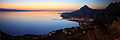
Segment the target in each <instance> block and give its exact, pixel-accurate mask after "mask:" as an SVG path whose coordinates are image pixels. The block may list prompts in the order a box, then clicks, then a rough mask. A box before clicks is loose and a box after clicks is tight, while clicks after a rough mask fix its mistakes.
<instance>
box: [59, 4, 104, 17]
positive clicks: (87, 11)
mask: <svg viewBox="0 0 120 40" xmlns="http://www.w3.org/2000/svg"><path fill="white" fill-rule="evenodd" d="M99 11H103V9H91V8H90V7H88V6H87V5H84V6H83V7H81V8H80V9H79V10H76V11H73V12H71V13H63V14H62V15H61V16H62V17H64V18H71V17H77V18H81V17H84V18H86V17H88V16H93V15H97V12H99Z"/></svg>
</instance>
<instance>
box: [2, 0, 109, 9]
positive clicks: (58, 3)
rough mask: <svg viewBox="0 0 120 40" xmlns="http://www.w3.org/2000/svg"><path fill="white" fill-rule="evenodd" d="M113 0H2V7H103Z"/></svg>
mask: <svg viewBox="0 0 120 40" xmlns="http://www.w3.org/2000/svg"><path fill="white" fill-rule="evenodd" d="M110 2H111V0H0V8H6V9H24V10H29V9H30V10H77V9H80V8H81V7H82V6H84V5H88V6H89V7H90V8H93V9H103V8H105V7H106V6H108V4H109V3H110Z"/></svg>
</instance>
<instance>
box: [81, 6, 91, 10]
mask: <svg viewBox="0 0 120 40" xmlns="http://www.w3.org/2000/svg"><path fill="white" fill-rule="evenodd" d="M83 9H84V10H85V9H86V10H87V9H91V8H89V7H88V6H87V5H84V6H83V7H82V8H81V9H80V10H83Z"/></svg>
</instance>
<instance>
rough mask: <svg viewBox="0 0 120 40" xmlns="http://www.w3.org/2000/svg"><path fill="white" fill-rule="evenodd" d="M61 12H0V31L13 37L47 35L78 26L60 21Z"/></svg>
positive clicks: (74, 23)
mask: <svg viewBox="0 0 120 40" xmlns="http://www.w3.org/2000/svg"><path fill="white" fill-rule="evenodd" d="M59 13H63V12H47V11H40V12H0V30H1V31H2V32H5V33H7V34H10V35H13V36H20V35H24V34H34V35H40V34H48V33H49V32H51V31H54V30H59V29H64V28H70V27H73V26H78V23H77V22H72V21H68V20H61V19H62V17H60V14H59Z"/></svg>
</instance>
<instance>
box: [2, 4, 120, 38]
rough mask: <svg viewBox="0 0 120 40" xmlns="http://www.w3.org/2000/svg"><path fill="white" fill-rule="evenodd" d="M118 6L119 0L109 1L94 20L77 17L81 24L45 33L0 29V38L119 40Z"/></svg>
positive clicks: (119, 18) (119, 16) (119, 17)
mask: <svg viewBox="0 0 120 40" xmlns="http://www.w3.org/2000/svg"><path fill="white" fill-rule="evenodd" d="M119 6H120V2H118V3H111V4H110V5H109V6H108V7H107V8H106V9H105V10H104V11H102V12H98V13H102V14H98V15H96V16H95V17H96V19H93V20H94V21H90V20H89V18H88V19H86V18H80V19H77V20H79V21H77V22H78V23H79V25H81V26H77V27H72V28H65V29H60V30H55V31H52V32H50V33H48V34H46V35H31V34H25V35H24V36H11V35H8V34H5V33H3V32H1V31H0V38H1V40H2V39H6V40H115V39H118V40H119V38H120V31H119V30H120V21H119V20H120V15H119V13H120V12H119V11H118V10H120V7H119ZM116 7H117V8H116ZM113 10H115V11H113ZM72 16H73V17H75V16H74V15H72ZM63 18H64V17H63ZM65 18H66V17H65ZM75 18H78V17H75ZM71 21H75V20H71Z"/></svg>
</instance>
